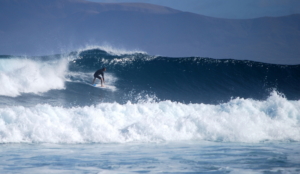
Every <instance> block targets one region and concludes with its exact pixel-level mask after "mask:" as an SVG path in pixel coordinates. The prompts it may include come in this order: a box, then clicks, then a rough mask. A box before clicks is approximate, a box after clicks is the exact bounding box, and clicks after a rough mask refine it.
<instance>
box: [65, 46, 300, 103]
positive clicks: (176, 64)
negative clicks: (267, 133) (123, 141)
mask: <svg viewBox="0 0 300 174" xmlns="http://www.w3.org/2000/svg"><path fill="white" fill-rule="evenodd" d="M77 56H78V58H77V59H76V60H74V61H72V62H71V63H70V70H71V71H82V72H93V71H95V70H97V69H99V68H101V67H106V68H107V73H112V74H113V75H114V76H116V77H117V78H118V80H117V81H116V84H115V85H116V86H117V87H118V88H119V89H121V90H122V91H123V92H125V93H127V92H129V91H131V90H135V91H137V92H141V91H147V92H149V93H154V94H155V95H156V96H157V97H158V98H159V99H161V100H166V99H168V100H174V101H179V102H193V103H199V102H205V103H219V102H225V101H229V100H230V98H232V97H233V98H236V97H243V98H253V99H266V98H267V97H268V96H269V94H270V92H271V91H273V90H277V91H278V92H280V93H283V94H284V95H286V97H287V98H288V99H292V100H297V99H299V98H300V65H275V64H267V63H260V62H253V61H245V60H232V59H220V60H218V59H211V58H201V57H187V58H169V57H159V56H158V57H155V56H150V55H147V54H142V53H135V54H123V55H113V54H109V53H107V52H105V51H103V50H99V49H93V50H87V51H82V52H80V53H78V55H77Z"/></svg>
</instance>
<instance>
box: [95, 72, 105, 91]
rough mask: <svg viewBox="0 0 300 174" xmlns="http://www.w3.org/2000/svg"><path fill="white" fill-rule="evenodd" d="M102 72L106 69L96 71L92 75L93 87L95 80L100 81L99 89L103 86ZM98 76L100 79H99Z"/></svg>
mask: <svg viewBox="0 0 300 174" xmlns="http://www.w3.org/2000/svg"><path fill="white" fill-rule="evenodd" d="M104 71H106V68H102V69H98V70H97V71H96V72H95V73H94V80H93V85H94V83H95V80H96V78H98V79H100V80H101V87H103V84H104ZM100 75H101V76H102V77H100Z"/></svg>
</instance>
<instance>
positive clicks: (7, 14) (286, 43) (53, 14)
mask: <svg viewBox="0 0 300 174" xmlns="http://www.w3.org/2000/svg"><path fill="white" fill-rule="evenodd" d="M0 23H1V25H0V38H1V42H0V55H1V54H14V55H15V54H29V55H32V54H34V55H37V54H40V55H45V54H52V53H60V52H61V51H64V50H67V49H75V48H78V47H80V46H84V45H86V44H102V43H109V44H111V45H113V46H116V47H123V48H127V49H135V48H137V49H140V50H143V51H146V52H148V53H149V54H153V55H165V56H173V57H181V56H185V57H186V56H201V57H212V58H234V59H248V60H256V61H262V62H270V63H283V64H300V49H299V48H300V14H295V15H290V16H284V17H264V18H257V19H247V20H234V19H220V18H212V17H207V16H202V15H197V14H193V13H186V12H181V11H178V10H174V9H171V8H167V7H162V6H157V5H151V4H143V3H112V4H111V3H94V2H87V1H84V0H0Z"/></svg>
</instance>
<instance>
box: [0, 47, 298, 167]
mask: <svg viewBox="0 0 300 174" xmlns="http://www.w3.org/2000/svg"><path fill="white" fill-rule="evenodd" d="M102 67H106V68H107V71H106V72H105V88H97V87H93V86H92V85H91V82H92V80H93V73H94V72H95V71H96V70H97V69H100V68H102ZM0 82H1V85H0V143H1V144H0V146H1V153H0V156H1V161H2V164H1V168H0V172H1V173H41V172H42V173H99V172H104V173H175V172H180V173H193V172H195V173H201V172H202V173H299V172H300V167H299V166H300V155H299V151H300V148H299V147H300V146H299V145H300V143H299V142H300V122H299V121H300V65H275V64H267V63H261V62H253V61H245V60H231V59H220V60H219V59H212V58H201V57H186V58H171V57H160V56H152V55H148V54H146V53H145V52H141V51H126V50H117V49H111V48H107V47H90V48H86V49H81V50H77V51H74V52H71V53H66V54H59V55H51V56H41V57H28V56H27V57H20V56H0ZM97 83H100V82H99V81H97Z"/></svg>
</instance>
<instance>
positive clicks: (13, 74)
mask: <svg viewBox="0 0 300 174" xmlns="http://www.w3.org/2000/svg"><path fill="white" fill-rule="evenodd" d="M67 65H68V62H67V61H66V60H64V59H61V60H55V61H51V62H50V61H47V62H42V61H34V60H30V59H20V58H14V59H0V83H1V86H0V95H4V96H11V97H16V96H18V95H21V93H35V94H37V93H42V92H46V91H49V90H51V89H64V74H65V72H66V70H67Z"/></svg>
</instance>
